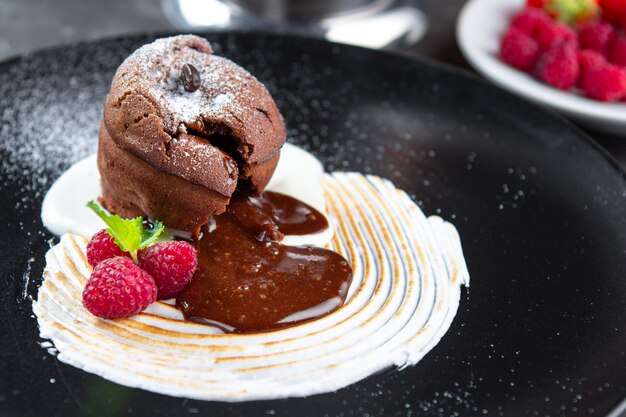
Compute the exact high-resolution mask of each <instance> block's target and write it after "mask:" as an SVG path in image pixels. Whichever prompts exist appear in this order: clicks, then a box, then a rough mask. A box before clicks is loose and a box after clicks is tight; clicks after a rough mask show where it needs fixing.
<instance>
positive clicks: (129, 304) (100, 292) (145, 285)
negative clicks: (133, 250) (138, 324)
mask: <svg viewBox="0 0 626 417" xmlns="http://www.w3.org/2000/svg"><path fill="white" fill-rule="evenodd" d="M156 296H157V287H156V284H155V283H154V279H152V277H151V276H150V275H149V274H148V273H147V272H145V271H144V270H142V269H141V268H139V267H138V266H137V265H135V263H134V262H133V261H132V259H130V258H126V257H124V256H116V257H115V258H110V259H105V260H104V261H102V262H100V263H99V264H98V265H96V267H95V268H94V270H93V272H92V274H91V277H89V281H87V285H86V286H85V289H84V290H83V305H84V306H85V308H86V309H87V310H89V311H90V312H91V314H93V315H94V316H98V317H101V318H103V319H116V318H122V317H130V316H133V315H135V314H137V313H140V312H142V311H143V310H145V309H146V308H147V307H148V306H149V305H150V304H152V303H153V302H154V301H155V300H156Z"/></svg>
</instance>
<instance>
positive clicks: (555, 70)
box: [535, 42, 580, 90]
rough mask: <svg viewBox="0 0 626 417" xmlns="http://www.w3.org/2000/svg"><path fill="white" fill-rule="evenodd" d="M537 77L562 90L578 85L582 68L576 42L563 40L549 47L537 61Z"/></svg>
mask: <svg viewBox="0 0 626 417" xmlns="http://www.w3.org/2000/svg"><path fill="white" fill-rule="evenodd" d="M535 72H536V75H537V77H539V78H540V79H541V80H543V81H544V82H546V83H547V84H550V85H551V86H553V87H556V88H558V89H561V90H568V89H570V88H571V87H573V86H575V85H576V82H577V81H578V75H579V73H580V69H579V67H578V50H577V49H576V43H575V42H562V43H560V44H558V45H555V46H553V47H552V48H550V49H548V50H547V51H546V52H545V53H544V54H543V55H542V56H541V58H539V62H537V68H536V70H535Z"/></svg>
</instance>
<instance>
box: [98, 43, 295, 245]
mask: <svg viewBox="0 0 626 417" xmlns="http://www.w3.org/2000/svg"><path fill="white" fill-rule="evenodd" d="M285 136H286V131H285V126H284V123H283V120H282V117H281V115H280V113H279V111H278V108H277V107H276V104H275V103H274V100H273V99H272V97H271V95H270V94H269V92H268V91H267V89H266V88H265V87H264V86H263V85H262V84H261V83H260V82H259V81H258V80H257V79H256V78H254V77H253V76H252V75H251V74H250V73H248V72H247V71H246V70H244V69H243V68H241V67H239V66H238V65H236V64H235V63H233V62H231V61H229V60H228V59H225V58H222V57H218V56H215V55H213V51H212V49H211V45H210V44H209V42H207V41H206V40H205V39H202V38H200V37H197V36H192V35H185V36H175V37H170V38H165V39H159V40H157V41H155V42H153V43H151V44H149V45H146V46H143V47H141V48H139V49H138V50H137V51H135V52H134V53H133V54H132V55H130V56H129V57H128V58H127V59H126V60H125V61H124V62H123V63H122V65H121V66H120V67H119V69H118V70H117V72H116V73H115V76H114V78H113V82H112V85H111V90H110V92H109V94H108V96H107V99H106V103H105V107H104V117H103V120H102V124H101V126H100V133H99V146H98V167H99V169H100V174H101V176H102V199H101V202H102V204H103V205H104V206H105V207H106V208H107V209H108V210H109V211H111V212H113V213H117V214H119V215H121V216H123V217H135V216H147V217H149V218H153V219H159V220H162V221H163V222H164V223H165V224H166V225H167V226H168V227H171V228H174V229H179V230H184V231H188V232H190V233H191V234H192V236H194V237H197V236H198V234H199V231H200V228H201V227H202V226H203V225H205V224H206V223H207V222H208V221H209V218H210V217H211V216H213V215H217V214H220V213H222V212H224V211H225V209H226V206H227V205H228V203H229V201H230V198H231V196H232V195H233V193H234V192H235V190H236V189H238V190H241V191H243V192H246V193H252V194H258V193H260V192H261V191H263V189H264V188H265V186H266V185H267V183H268V182H269V180H270V178H271V176H272V174H273V172H274V169H275V168H276V164H277V163H278V159H279V156H280V149H281V147H282V145H283V143H284V142H285Z"/></svg>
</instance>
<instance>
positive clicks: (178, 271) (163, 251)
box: [139, 241, 198, 300]
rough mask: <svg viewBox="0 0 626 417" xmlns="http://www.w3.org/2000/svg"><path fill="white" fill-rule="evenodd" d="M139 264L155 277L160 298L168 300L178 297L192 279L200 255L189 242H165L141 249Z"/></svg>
mask: <svg viewBox="0 0 626 417" xmlns="http://www.w3.org/2000/svg"><path fill="white" fill-rule="evenodd" d="M139 266H140V267H141V268H143V269H144V270H145V271H146V272H148V273H149V274H150V275H152V277H154V281H155V282H156V286H157V288H158V290H159V295H158V299H159V300H166V299H168V298H172V297H176V295H177V294H178V293H179V292H180V290H182V289H183V288H185V285H187V283H189V281H191V278H192V277H193V273H194V272H195V270H196V268H197V266H198V255H197V254H196V249H195V248H194V247H193V246H192V245H191V244H189V243H187V242H181V241H174V242H163V243H158V244H156V245H153V246H149V247H148V248H146V249H143V250H141V251H140V252H139Z"/></svg>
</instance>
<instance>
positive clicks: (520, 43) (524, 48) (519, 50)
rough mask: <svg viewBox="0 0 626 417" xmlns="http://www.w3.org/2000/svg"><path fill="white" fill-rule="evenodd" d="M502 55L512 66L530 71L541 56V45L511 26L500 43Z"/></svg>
mask: <svg viewBox="0 0 626 417" xmlns="http://www.w3.org/2000/svg"><path fill="white" fill-rule="evenodd" d="M500 57H501V58H502V60H503V61H504V62H506V63H507V64H509V65H510V66H512V67H514V68H517V69H520V70H522V71H526V72H529V71H531V70H532V69H533V67H534V66H535V63H536V62H537V58H539V47H538V46H537V42H535V40H534V39H533V38H531V37H530V36H528V35H525V34H524V33H522V32H521V31H519V30H517V29H515V28H510V29H509V30H508V31H507V32H506V34H505V35H504V37H503V38H502V42H501V43H500Z"/></svg>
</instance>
